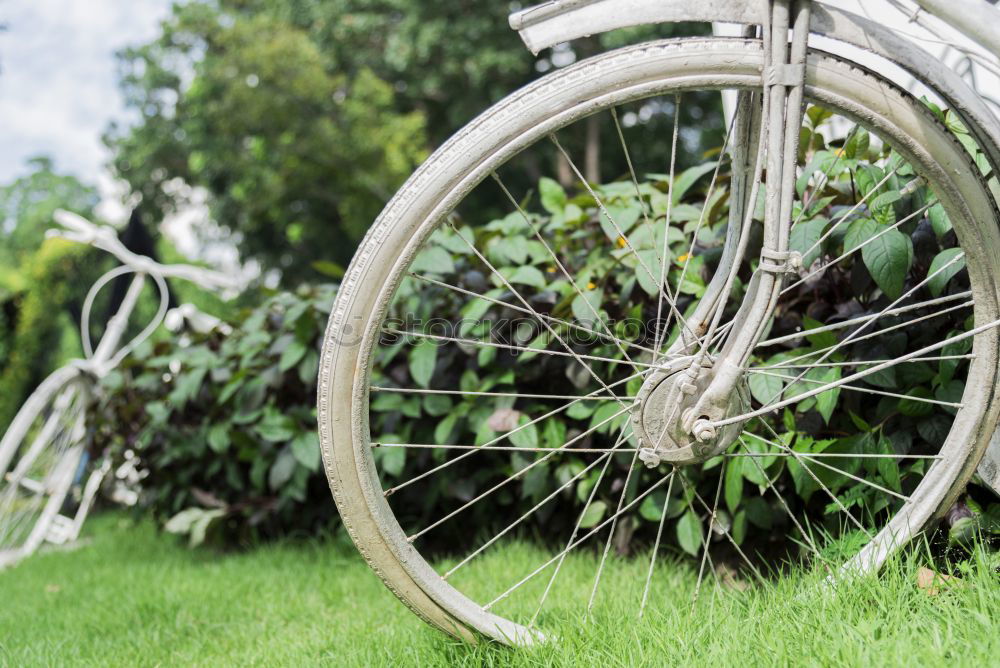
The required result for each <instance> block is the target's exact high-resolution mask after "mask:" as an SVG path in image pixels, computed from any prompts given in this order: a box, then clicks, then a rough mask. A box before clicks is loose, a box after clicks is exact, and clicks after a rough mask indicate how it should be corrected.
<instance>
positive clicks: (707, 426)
mask: <svg viewBox="0 0 1000 668" xmlns="http://www.w3.org/2000/svg"><path fill="white" fill-rule="evenodd" d="M691 433H692V434H693V435H694V437H695V438H696V439H698V440H699V441H701V442H702V443H706V442H708V441H711V440H712V439H714V438H715V425H713V424H712V423H711V422H709V421H708V420H696V421H695V423H694V427H693V428H692V429H691Z"/></svg>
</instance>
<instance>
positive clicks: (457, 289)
mask: <svg viewBox="0 0 1000 668" xmlns="http://www.w3.org/2000/svg"><path fill="white" fill-rule="evenodd" d="M409 275H410V276H412V277H413V278H415V279H417V280H419V281H423V282H425V283H429V284H431V285H436V286H438V287H442V288H446V289H448V290H452V291H454V292H457V293H459V294H463V295H467V296H469V297H475V298H477V299H482V300H483V301H487V302H490V303H491V304H496V305H497V306H502V307H504V308H509V309H511V310H512V311H517V312H518V313H525V314H528V315H532V311H531V310H530V309H526V308H524V307H523V306H518V305H517V304H511V303H510V302H505V301H503V300H500V299H494V298H493V297H487V296H486V295H484V294H480V293H478V292H473V291H471V290H466V289H465V288H460V287H458V286H457V285H451V284H450V283H445V282H443V281H438V280H435V279H433V278H430V277H428V276H422V275H421V274H415V273H413V272H410V273H409ZM535 315H537V316H538V317H539V318H541V319H543V320H547V321H549V322H551V323H553V324H556V325H562V326H563V327H569V328H571V329H575V330H577V331H580V332H583V333H585V334H588V335H590V336H593V337H596V338H600V339H611V340H612V341H613V342H614V343H616V344H621V345H624V346H628V347H630V348H636V349H638V350H641V351H642V352H646V353H654V352H655V351H654V350H653V349H652V348H647V347H646V346H642V345H639V344H638V343H634V342H632V341H627V340H625V339H620V338H617V337H615V336H609V335H607V334H603V333H601V332H597V331H594V330H592V329H589V328H587V327H583V326H582V325H580V324H578V323H574V322H569V321H568V320H561V319H559V318H553V317H552V316H550V315H546V314H544V313H536V314H535Z"/></svg>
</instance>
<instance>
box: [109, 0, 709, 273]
mask: <svg viewBox="0 0 1000 668" xmlns="http://www.w3.org/2000/svg"><path fill="white" fill-rule="evenodd" d="M511 8H512V6H511V5H509V4H508V3H490V2H483V1H482V0H456V1H454V2H447V3H438V2H417V1H415V0H280V1H279V0H217V1H216V2H211V3H210V2H191V3H187V4H184V5H178V6H176V7H175V8H174V11H173V14H172V15H171V16H170V18H168V19H167V20H166V21H165V22H164V23H163V25H162V27H161V35H160V36H159V37H158V38H157V39H156V40H154V41H153V42H151V43H149V44H146V45H144V46H141V47H138V48H134V49H128V50H126V51H124V52H122V53H121V54H120V64H121V81H122V87H123V89H124V91H125V94H126V99H127V103H128V104H129V106H131V107H132V108H134V109H135V110H136V111H138V112H139V114H140V116H141V121H140V122H139V124H137V125H136V126H134V127H131V128H112V129H111V131H110V132H109V133H108V136H107V141H108V142H109V144H110V145H111V147H112V148H113V149H114V151H115V160H114V168H115V171H116V172H117V173H118V174H119V175H120V176H121V177H123V178H124V179H126V180H127V181H128V182H129V183H130V184H131V186H132V188H133V189H134V190H135V191H137V192H139V193H141V194H142V196H143V200H144V204H145V206H147V207H149V209H148V210H149V211H151V212H153V213H154V214H155V212H159V213H161V214H164V213H167V212H169V211H171V210H172V209H175V208H177V207H180V206H183V205H184V202H185V196H184V193H185V192H186V191H187V189H185V188H182V187H178V186H179V184H182V183H183V184H187V185H189V186H196V187H200V188H203V189H204V190H205V191H207V192H208V194H209V202H210V205H211V212H212V215H213V217H214V218H215V221H216V222H217V223H219V224H220V225H222V226H224V227H226V228H228V229H230V230H231V231H232V232H234V233H235V234H236V235H237V236H236V238H237V240H239V241H240V247H241V250H242V251H243V254H244V256H245V257H247V258H256V259H258V260H260V261H261V262H262V264H263V265H264V267H265V268H277V269H279V270H281V271H282V272H283V274H284V276H285V278H286V279H287V280H289V281H295V280H298V279H301V278H304V277H306V278H308V277H313V278H315V277H316V274H315V273H314V272H312V271H311V269H310V266H311V265H312V266H319V265H314V264H313V263H316V262H319V261H333V262H336V263H340V264H343V263H345V262H347V261H348V260H349V259H350V257H351V254H352V253H353V250H354V246H355V244H356V242H357V240H358V239H359V238H360V236H361V235H362V234H363V232H364V230H365V229H367V227H368V226H369V225H370V224H371V221H372V220H374V218H375V216H376V215H377V214H378V212H379V210H380V209H381V207H382V206H383V205H384V203H385V201H386V200H387V199H388V198H389V197H390V196H391V195H392V193H393V192H394V191H395V190H396V188H397V187H398V186H399V184H400V183H401V182H402V181H403V179H405V178H406V176H408V175H409V173H410V172H411V171H412V169H413V168H414V167H415V166H416V164H417V163H418V162H419V161H420V160H421V159H422V158H423V157H424V156H425V155H426V154H427V152H428V151H429V150H430V148H432V147H433V146H435V145H437V144H438V143H440V142H441V141H443V140H444V139H445V138H447V137H448V136H449V135H451V134H452V133H453V132H454V131H455V130H456V129H457V128H458V127H460V126H461V125H463V124H464V123H466V122H468V121H469V120H470V119H472V118H473V117H474V116H475V115H476V114H477V113H479V112H480V111H482V110H483V109H485V108H486V107H487V106H489V104H491V103H492V102H494V101H496V100H498V99H500V98H501V97H503V96H504V95H505V94H507V93H509V92H511V91H513V90H514V89H516V88H518V87H519V86H522V85H524V84H525V83H527V82H528V81H530V80H531V79H533V78H535V77H537V76H539V74H540V72H542V71H544V70H545V69H547V68H551V67H554V66H556V65H559V64H565V63H566V62H570V61H572V60H573V59H575V58H577V57H579V56H582V55H584V54H586V53H589V52H594V51H597V50H600V49H603V48H608V47H611V46H616V45H618V44H619V43H623V42H626V41H636V40H639V39H645V38H649V37H654V36H665V35H670V34H674V33H675V32H677V31H678V30H683V29H679V28H677V27H676V26H658V27H652V28H649V27H647V28H640V29H633V30H630V31H619V32H617V33H613V34H608V35H601V36H599V37H596V38H593V39H590V40H584V41H582V42H580V43H578V44H575V45H574V46H573V48H574V49H577V51H579V53H578V52H577V51H573V50H572V49H570V48H569V47H561V51H560V55H558V56H553V57H551V58H550V57H545V58H542V59H541V60H536V59H535V57H534V56H532V55H531V54H530V53H529V52H528V51H527V50H526V49H525V48H524V47H523V45H522V44H521V42H520V40H519V39H518V38H517V36H516V35H514V34H513V33H511V32H510V31H509V30H508V29H507V13H508V12H509V11H510V9H511ZM678 34H680V33H678ZM652 122H662V123H664V125H665V127H666V121H665V118H658V119H653V121H652ZM602 132H603V133H604V134H605V135H607V137H605V139H607V140H609V141H610V140H612V139H613V138H614V137H613V132H614V131H613V129H612V128H611V127H610V126H608V127H605V128H603V130H602ZM662 134H663V136H664V137H668V135H669V132H668V131H667V130H665V131H664V132H663V133H662ZM589 137H590V138H589V139H588V138H586V137H583V138H580V139H579V140H576V139H574V138H573V137H570V138H568V140H567V145H568V146H570V147H572V148H576V147H577V146H580V147H583V145H584V144H586V143H587V142H589V144H588V146H587V148H588V150H589V149H592V148H593V147H594V142H595V141H597V139H599V137H598V136H597V135H596V134H595V133H593V132H591V133H590V136H589ZM665 141H666V140H665ZM710 145H711V144H710ZM582 152H583V149H582V148H581V154H582ZM588 155H591V158H592V159H593V157H594V155H593V152H592V151H591V152H590V153H588ZM594 162H596V161H594ZM619 162H620V160H619ZM556 164H557V159H556V156H555V154H554V152H553V151H552V150H551V147H548V150H546V151H543V152H542V153H540V154H539V155H534V156H529V160H528V162H527V164H526V165H525V167H526V170H525V174H524V176H523V179H522V181H523V182H517V183H516V184H515V185H517V186H519V187H521V186H523V187H524V188H525V189H528V188H530V187H531V184H533V183H535V182H537V179H538V177H539V176H540V175H542V174H552V173H554V169H555V167H556ZM546 165H549V166H552V169H549V168H548V167H547V166H546ZM623 168H624V167H623V165H617V164H616V163H613V164H612V165H611V166H610V167H607V168H606V169H605V171H606V173H613V172H615V171H616V170H620V169H623ZM476 206H477V207H483V208H486V209H488V210H491V211H495V212H496V213H499V212H500V211H501V210H502V208H503V207H504V206H505V201H504V200H503V198H502V197H498V196H496V195H490V196H486V197H485V198H483V197H479V199H477V200H476ZM322 266H328V265H322Z"/></svg>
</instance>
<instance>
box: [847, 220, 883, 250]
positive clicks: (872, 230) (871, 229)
mask: <svg viewBox="0 0 1000 668" xmlns="http://www.w3.org/2000/svg"><path fill="white" fill-rule="evenodd" d="M878 231H879V226H878V223H876V222H875V221H874V220H872V219H871V218H859V219H857V220H855V221H854V222H853V223H851V224H850V225H848V226H847V233H846V234H844V252H845V253H850V252H851V251H853V250H854V249H855V248H857V247H858V246H860V245H861V244H863V243H864V242H866V241H868V240H869V239H871V238H872V237H873V236H875V235H876V234H877V233H878Z"/></svg>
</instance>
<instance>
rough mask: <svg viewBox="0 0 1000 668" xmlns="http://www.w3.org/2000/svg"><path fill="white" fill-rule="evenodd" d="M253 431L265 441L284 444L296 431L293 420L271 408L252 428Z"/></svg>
mask: <svg viewBox="0 0 1000 668" xmlns="http://www.w3.org/2000/svg"><path fill="white" fill-rule="evenodd" d="M254 431H256V432H257V434H258V435H259V436H260V437H261V438H263V439H264V440H265V441H270V442H271V443H284V442H285V441H288V440H291V439H292V437H294V436H295V434H296V432H297V429H296V425H295V420H293V419H292V418H291V417H290V416H288V415H284V414H282V413H279V412H278V410H277V409H276V408H273V407H271V408H268V410H267V411H266V412H265V413H264V418H263V419H262V420H261V421H260V422H259V423H258V424H257V426H255V427H254Z"/></svg>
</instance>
